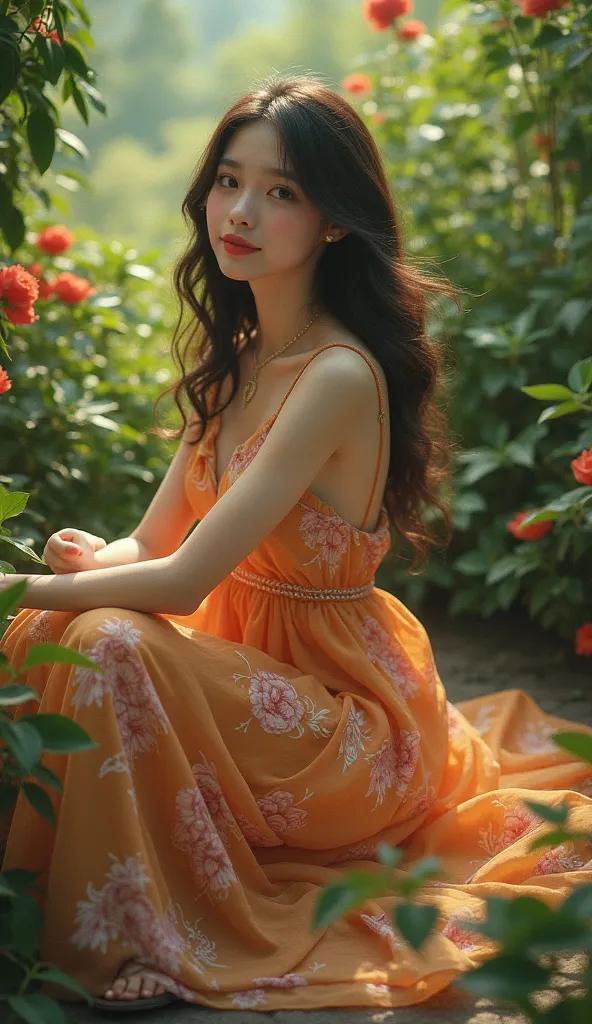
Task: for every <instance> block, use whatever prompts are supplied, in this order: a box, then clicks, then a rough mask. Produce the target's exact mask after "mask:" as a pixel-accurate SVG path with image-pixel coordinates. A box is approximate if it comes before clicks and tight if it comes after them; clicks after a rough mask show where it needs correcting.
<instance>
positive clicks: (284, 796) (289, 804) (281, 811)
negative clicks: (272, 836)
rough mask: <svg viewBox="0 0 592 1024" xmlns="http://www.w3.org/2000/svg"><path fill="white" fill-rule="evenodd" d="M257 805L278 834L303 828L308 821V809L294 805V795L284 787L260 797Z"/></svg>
mask: <svg viewBox="0 0 592 1024" xmlns="http://www.w3.org/2000/svg"><path fill="white" fill-rule="evenodd" d="M257 806H258V807H259V810H260V811H261V814H262V815H263V817H264V818H265V820H266V822H267V824H268V825H269V827H270V828H271V829H273V831H274V832H275V833H276V835H277V834H279V835H282V833H284V832H292V831H294V830H295V829H298V828H302V826H303V825H304V824H305V822H306V811H303V810H302V808H301V807H294V796H293V795H292V793H288V792H287V791H286V790H283V789H278V790H276V791H275V792H274V793H267V794H266V796H262V797H258V799H257Z"/></svg>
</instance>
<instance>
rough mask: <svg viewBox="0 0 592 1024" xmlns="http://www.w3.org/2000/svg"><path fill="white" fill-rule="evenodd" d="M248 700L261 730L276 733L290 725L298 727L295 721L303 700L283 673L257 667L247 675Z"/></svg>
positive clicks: (299, 727)
mask: <svg viewBox="0 0 592 1024" xmlns="http://www.w3.org/2000/svg"><path fill="white" fill-rule="evenodd" d="M249 700H250V701H251V707H252V709H253V715H254V716H255V718H258V719H259V721H260V723H261V728H262V729H264V731H265V732H269V733H274V734H275V735H277V736H279V735H282V734H283V733H287V732H292V730H293V729H299V730H300V731H301V730H302V726H300V724H299V723H300V719H301V718H302V717H303V715H304V704H303V703H302V701H301V700H299V699H298V694H297V693H296V690H295V689H294V687H293V686H292V684H291V683H289V682H288V680H287V679H285V678H284V676H279V675H276V674H275V673H273V672H264V671H263V669H257V671H256V672H255V673H254V674H253V675H252V676H251V679H250V685H249Z"/></svg>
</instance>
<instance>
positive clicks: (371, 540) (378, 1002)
mask: <svg viewBox="0 0 592 1024" xmlns="http://www.w3.org/2000/svg"><path fill="white" fill-rule="evenodd" d="M325 347H330V346H325ZM345 347H349V348H351V347H352V346H345ZM323 350H324V349H320V350H318V351H323ZM355 351H358V350H357V349H356V350H355ZM317 354H318V352H315V353H313V355H312V356H311V357H310V359H309V360H308V362H307V363H306V365H308V364H309V363H310V361H311V360H312V359H313V358H314V357H315V356H316V355H317ZM363 357H364V358H365V359H366V361H367V362H368V363H369V365H370V366H371V368H372V369H373V372H374V374H375V377H376V383H377V386H378V389H379V395H380V398H381V403H382V401H383V399H382V395H381V389H380V384H379V378H378V375H377V373H376V370H375V369H374V367H372V364H371V362H370V360H369V359H368V358H367V357H366V356H365V355H364V356H363ZM304 369H305V367H303V368H302V370H301V371H300V373H302V372H303V370H304ZM299 376H300V374H298V376H297V377H296V380H295V381H294V382H293V384H292V387H293V386H294V384H295V383H296V381H297V380H298V378H299ZM286 397H287V396H286ZM284 401H285V399H284ZM282 404H283V403H282ZM280 408H281V407H280ZM279 411H280V410H279V409H278V412H276V413H275V414H274V416H272V417H270V419H269V420H268V421H266V422H265V423H264V424H263V425H262V426H261V428H260V429H259V430H257V431H256V432H255V434H254V435H253V436H252V437H251V438H249V439H248V440H247V441H246V442H245V443H244V444H241V445H239V446H238V447H237V448H236V450H235V452H234V454H233V456H232V459H231V461H230V463H229V465H228V467H227V469H226V471H225V472H224V474H223V475H222V479H221V480H219V481H218V480H217V479H216V452H215V438H216V434H217V432H218V430H219V417H216V418H215V419H213V420H211V421H209V423H208V427H207V430H206V433H205V435H204V437H203V438H202V441H201V442H200V444H199V445H197V446H196V447H195V448H194V450H193V452H192V455H191V458H190V461H189V466H188V470H187V477H186V493H187V496H188V498H189V500H190V501H191V504H192V506H193V508H194V510H195V512H196V515H197V517H199V518H203V517H204V516H206V515H207V513H208V511H209V509H210V508H211V507H212V506H213V505H214V503H215V502H216V500H217V498H218V497H219V496H220V495H222V494H223V493H225V491H226V490H227V489H228V488H229V487H231V486H232V483H233V481H234V480H236V478H237V477H238V476H239V475H240V473H241V472H242V471H243V470H244V468H245V466H247V465H248V464H249V462H250V461H251V459H253V458H254V457H255V456H256V453H257V451H258V450H259V448H260V447H261V446H262V445H263V444H264V442H265V438H266V436H267V434H268V433H269V431H270V430H272V429H273V423H274V420H275V418H276V417H277V415H278V413H279ZM380 422H381V424H382V423H383V415H382V404H381V417H380ZM383 431H384V427H383V426H381V447H382V442H383ZM378 465H380V455H379V459H378ZM377 477H378V468H377V471H376V477H375V484H374V486H376V480H377ZM372 496H373V495H371V496H370V500H369V502H368V509H369V508H370V504H371V501H372ZM366 518H367V516H366ZM366 518H365V519H364V522H365V521H366ZM390 545H391V537H390V527H389V521H388V518H387V512H386V509H385V508H384V507H383V508H382V511H381V514H380V520H379V523H378V526H377V528H376V530H375V531H373V532H370V531H366V530H364V529H357V528H354V527H353V526H351V525H350V524H348V523H347V522H345V521H344V520H343V519H342V518H341V517H340V516H339V515H338V514H337V513H336V511H335V510H334V509H333V508H332V507H331V506H330V505H328V504H326V503H325V502H323V501H321V500H320V499H319V498H318V497H316V495H315V494H313V493H312V491H310V490H307V491H306V492H305V493H304V494H303V495H302V498H301V499H300V501H298V502H297V504H296V505H295V507H294V508H293V509H292V510H291V511H290V513H289V514H288V515H287V516H286V517H285V518H284V519H283V520H282V522H280V523H279V524H278V526H277V527H276V528H275V529H274V530H273V531H272V532H271V533H270V535H269V536H268V537H267V538H266V539H265V540H264V541H263V542H262V543H261V544H260V545H259V546H258V547H257V548H256V549H255V550H254V551H253V552H251V554H250V555H249V556H248V557H247V558H246V559H244V561H243V562H242V563H241V564H240V565H239V566H237V567H236V569H234V570H233V571H232V572H231V573H229V575H228V576H227V577H226V578H225V579H223V580H222V581H221V583H220V584H219V585H218V586H217V587H216V588H215V589H214V590H213V591H212V592H211V593H210V594H209V595H208V597H207V598H206V599H205V601H203V603H202V604H201V605H200V607H199V609H198V610H197V611H196V612H195V614H194V615H192V616H184V617H173V616H168V615H156V614H147V613H143V612H137V611H130V610H128V609H125V608H97V609H94V610H91V611H86V612H83V613H71V612H60V611H36V610H32V609H27V608H23V609H21V610H20V611H19V613H18V614H17V615H16V617H15V618H14V620H13V621H12V622H11V624H10V627H9V629H8V631H7V633H6V635H5V637H4V639H3V643H2V647H3V650H4V653H5V654H6V656H7V658H8V659H9V662H10V663H11V664H13V665H18V664H20V663H21V662H22V661H23V660H24V658H25V656H26V653H27V649H28V648H29V646H30V645H31V644H34V643H38V642H42V641H52V642H59V643H61V644H63V645H66V646H68V647H71V648H74V649H76V650H79V651H82V652H84V653H85V654H87V655H88V656H89V657H91V658H92V659H93V660H95V661H96V662H98V663H99V664H100V665H101V666H102V668H103V669H104V674H102V675H101V674H99V673H95V672H93V671H92V670H90V669H85V668H80V667H76V666H73V665H65V664H52V665H40V666H38V667H35V668H32V669H30V670H29V671H27V673H26V674H24V675H23V677H22V680H21V681H22V682H27V683H28V684H30V685H31V686H33V687H35V688H36V689H37V692H38V693H39V696H40V697H41V704H40V705H39V706H37V705H35V704H29V705H28V706H25V707H24V708H23V710H25V711H27V712H29V713H30V712H34V711H35V710H37V709H38V710H39V711H41V712H59V713H61V714H63V715H67V716H69V717H70V718H72V719H74V720H75V721H77V722H78V723H80V725H81V726H83V727H84V729H86V730H87V732H88V733H89V734H90V735H91V736H92V737H93V739H94V740H95V741H96V742H97V744H98V746H97V747H96V748H94V749H93V750H90V751H87V752H84V753H78V754H73V755H63V754H54V753H50V754H46V755H45V756H44V764H46V765H47V767H49V768H51V770H52V771H54V772H55V773H56V774H57V775H58V776H59V777H60V779H61V781H62V784H63V793H62V794H61V795H59V794H57V793H55V792H53V791H50V796H51V798H52V801H53V804H54V807H55V814H56V818H57V827H56V828H53V827H52V826H51V825H50V824H48V823H47V822H46V821H45V820H44V819H43V818H41V817H40V816H39V815H38V814H37V813H35V812H34V811H33V810H32V809H31V807H30V806H29V804H28V803H27V801H26V800H25V799H24V798H23V797H22V796H21V797H19V800H18V803H17V805H16V808H15V810H14V813H13V816H12V821H11V822H10V823H7V826H8V824H10V831H9V834H8V842H7V847H6V853H5V858H4V868H15V867H19V868H29V869H32V870H39V871H40V872H41V875H40V878H39V885H40V886H41V888H42V889H43V890H44V893H45V895H44V897H43V898H42V902H43V907H44V911H45V925H44V929H43V933H42V943H41V951H42V955H43V956H44V957H45V958H46V959H48V960H51V961H52V962H53V963H55V964H56V965H57V966H58V967H60V968H61V969H62V970H64V971H66V972H68V973H69V974H71V975H72V976H73V977H74V978H76V979H77V980H78V981H79V982H81V983H82V984H83V985H85V986H86V987H87V988H88V989H89V990H90V992H92V993H93V994H95V995H101V994H103V992H104V991H105V989H106V988H108V987H109V985H110V983H111V982H112V981H113V979H114V978H115V976H116V974H117V972H118V970H119V969H120V967H121V966H122V964H123V963H124V962H125V961H127V960H129V959H134V960H139V961H141V962H143V963H145V964H147V965H149V966H150V968H151V969H152V970H153V971H154V972H155V974H156V976H157V977H158V978H159V979H160V980H161V981H162V982H163V984H164V985H165V986H166V988H167V989H168V990H169V991H171V992H173V993H175V994H176V995H178V996H180V997H181V998H182V999H184V1000H187V1001H191V1002H195V1003H198V1004H203V1005H205V1006H211V1007H217V1008H220V1009H257V1010H260V1011H268V1010H269V1011H273V1010H283V1009H285V1010H293V1009H310V1010H313V1009H317V1008H319V1007H342V1006H343V1007H345V1006H375V1007H391V1006H408V1005H410V1004H414V1003H420V1002H422V1001H424V1000H426V999H427V998H428V997H430V996H431V995H433V994H434V993H436V992H438V991H439V990H441V989H443V988H445V987H446V986H447V985H448V984H449V983H450V981H451V980H452V979H454V978H455V977H456V976H457V975H458V974H459V973H460V972H462V971H465V970H466V969H467V968H469V967H471V966H472V965H476V964H478V963H479V962H481V961H482V960H484V959H485V958H487V956H488V955H490V953H491V951H492V950H491V945H490V944H489V942H488V941H487V940H486V939H484V938H482V937H480V936H479V935H478V934H476V933H474V932H471V931H468V930H466V929H465V928H464V927H463V924H464V923H465V922H466V921H472V920H475V919H478V918H479V917H480V916H481V915H482V914H483V911H484V904H483V897H484V896H485V895H488V896H489V895H496V894H497V895H504V896H511V895H516V894H519V893H520V894H524V895H533V896H537V897H539V898H543V899H544V900H546V901H547V902H548V903H549V904H550V905H552V904H555V903H556V902H558V901H559V900H561V899H562V898H563V897H564V896H565V895H566V894H567V893H568V892H569V891H571V888H572V887H573V885H574V884H576V883H583V882H592V871H591V870H590V868H591V864H590V862H588V863H586V862H587V860H588V857H589V850H587V849H586V847H585V844H584V845H579V844H581V841H580V840H578V841H577V842H576V843H575V844H573V845H569V844H568V845H559V846H555V847H551V848H549V849H546V850H545V849H539V850H537V851H535V852H533V853H529V845H530V842H531V840H532V839H533V838H534V837H535V836H537V835H539V834H542V833H543V832H544V831H547V830H548V829H549V828H550V827H551V826H548V825H546V824H544V823H542V822H541V821H540V819H535V818H534V816H533V815H532V814H531V813H530V812H529V811H528V810H527V809H526V807H525V806H524V804H523V800H524V799H525V798H528V797H533V798H535V799H538V800H539V801H542V802H546V803H548V804H550V805H556V804H558V803H560V802H561V801H562V800H563V799H566V800H567V801H568V803H569V805H570V807H571V808H572V811H571V818H570V824H571V825H572V826H573V828H575V829H577V830H580V831H586V830H587V831H588V832H590V831H592V799H591V794H592V785H591V783H592V777H591V770H590V767H589V766H586V765H585V764H584V763H582V762H580V761H577V760H575V759H574V758H573V757H572V756H571V755H569V754H567V753H565V752H562V751H561V750H559V749H558V748H557V747H555V746H554V745H553V743H552V742H551V740H550V736H551V734H552V733H553V732H554V731H555V730H556V729H562V728H569V727H572V723H569V722H566V721H564V720H563V719H560V718H556V717H552V716H550V715H547V714H545V713H543V712H542V710H541V709H540V708H539V707H538V706H537V705H536V704H535V702H534V701H533V700H531V699H530V698H529V697H528V696H527V695H526V694H525V693H523V692H521V691H518V690H506V691H504V692H500V693H495V694H492V695H491V696H489V697H481V698H477V699H474V700H469V701H465V702H463V703H462V704H459V705H458V706H453V705H452V704H450V703H449V702H448V701H447V699H446V693H445V690H444V687H443V685H442V682H441V680H440V678H439V675H438V671H437V668H436V664H435V662H434V657H433V654H432V649H431V646H430V641H429V639H428V636H427V634H426V631H425V629H424V627H423V626H422V624H421V623H420V621H419V620H418V619H417V618H416V617H415V616H414V615H413V614H412V613H411V612H410V611H409V610H408V609H407V608H406V607H405V606H404V605H403V604H402V603H401V601H399V600H398V599H397V597H395V596H394V595H393V594H391V593H388V592H387V591H385V590H381V589H379V588H377V587H376V586H374V573H375V571H376V569H377V567H378V565H379V564H380V562H381V560H382V559H383V558H384V556H385V555H386V553H387V551H388V550H389V548H390ZM0 679H2V677H0ZM20 713H22V711H19V714H20ZM573 728H578V729H582V730H585V731H586V732H588V733H590V732H592V730H590V729H588V728H587V727H584V726H581V725H577V726H573ZM533 791H536V793H533ZM381 841H386V842H389V843H391V844H393V845H398V846H401V847H402V848H403V849H404V850H405V861H404V862H403V863H404V866H405V865H408V864H410V863H412V862H414V861H415V860H417V859H418V858H419V857H420V856H422V855H424V854H428V853H430V854H435V855H437V856H438V857H439V858H440V859H441V862H442V867H443V870H444V871H445V872H446V878H445V880H440V881H437V882H432V883H431V884H429V885H427V886H426V888H425V890H424V892H423V894H422V896H421V901H424V902H432V903H435V904H436V905H437V907H438V908H439V911H440V916H439V920H438V925H437V929H436V932H435V933H434V934H433V935H432V936H431V937H430V939H429V940H428V941H427V943H426V945H425V946H424V948H423V949H422V953H421V955H420V954H418V953H416V952H414V951H413V950H412V949H411V948H410V947H409V946H408V945H407V944H406V942H405V941H404V940H403V939H402V938H401V937H400V935H399V934H398V933H396V932H395V930H394V929H393V927H392V917H391V915H392V911H393V908H394V906H395V904H396V901H397V898H396V897H395V896H392V895H390V896H389V895H385V896H384V897H381V898H378V899H374V900H369V901H367V902H366V903H365V904H364V905H362V906H361V907H359V908H358V909H356V910H355V911H353V912H351V913H349V914H348V915H347V916H346V917H345V918H343V919H341V920H339V921H338V922H337V923H335V924H333V925H331V926H329V927H327V928H322V929H318V930H314V931H313V929H312V925H311V921H312V915H313V908H314V906H315V903H316V900H317V897H318V895H319V893H320V891H321V889H322V887H323V886H325V885H326V884H327V883H330V882H332V881H334V880H336V879H338V878H339V877H340V874H341V873H342V871H343V870H344V869H346V868H348V867H357V868H365V869H367V870H369V871H376V870H378V866H377V859H376V846H377V844H378V843H379V842H381ZM403 870H404V867H403ZM64 998H67V997H66V995H65V994H64ZM70 998H72V997H70Z"/></svg>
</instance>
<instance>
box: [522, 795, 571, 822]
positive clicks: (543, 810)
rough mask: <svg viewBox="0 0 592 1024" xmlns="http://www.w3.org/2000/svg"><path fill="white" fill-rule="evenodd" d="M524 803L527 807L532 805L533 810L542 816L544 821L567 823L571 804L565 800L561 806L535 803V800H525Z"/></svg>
mask: <svg viewBox="0 0 592 1024" xmlns="http://www.w3.org/2000/svg"><path fill="white" fill-rule="evenodd" d="M524 803H525V804H526V806H527V807H530V809H531V811H534V813H535V814H537V815H538V816H539V818H542V819H543V820H544V821H550V822H551V824H552V825H565V823H566V821H567V817H568V814H569V805H568V804H567V803H566V802H565V800H564V801H563V802H562V803H561V804H559V807H550V806H549V805H548V804H539V803H535V801H534V800H525V801H524Z"/></svg>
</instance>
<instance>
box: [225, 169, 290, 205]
mask: <svg viewBox="0 0 592 1024" xmlns="http://www.w3.org/2000/svg"><path fill="white" fill-rule="evenodd" d="M222 178H232V179H233V181H236V178H235V177H234V175H233V174H219V175H218V177H217V178H216V181H217V182H218V184H219V185H221V187H222V188H225V186H224V185H222ZM273 187H274V188H279V189H281V190H282V191H283V192H287V193H288V197H289V199H290V200H292V199H295V198H296V197H295V196H294V195H293V193H292V192H291V191H290V189H289V188H286V186H285V185H274V186H273ZM284 201H285V200H284Z"/></svg>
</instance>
